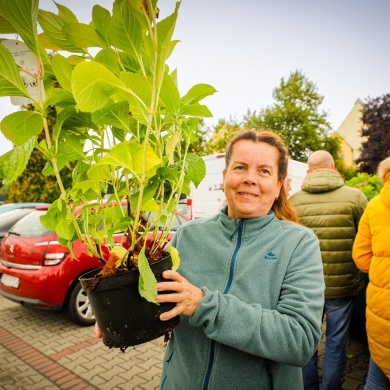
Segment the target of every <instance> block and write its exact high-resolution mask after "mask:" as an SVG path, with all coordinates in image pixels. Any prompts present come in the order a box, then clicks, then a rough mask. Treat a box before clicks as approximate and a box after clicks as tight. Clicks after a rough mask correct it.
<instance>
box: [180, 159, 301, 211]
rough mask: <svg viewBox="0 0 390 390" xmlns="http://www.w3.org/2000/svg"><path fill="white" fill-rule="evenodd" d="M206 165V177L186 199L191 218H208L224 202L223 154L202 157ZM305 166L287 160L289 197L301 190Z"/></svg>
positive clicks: (193, 188)
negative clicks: (289, 179)
mask: <svg viewBox="0 0 390 390" xmlns="http://www.w3.org/2000/svg"><path fill="white" fill-rule="evenodd" d="M202 158H203V160H204V162H205V164H206V176H205V178H204V179H203V180H202V182H201V183H200V184H199V186H198V188H195V187H192V189H191V197H190V198H187V203H188V206H189V207H190V209H191V212H192V218H203V217H209V216H212V215H214V214H216V213H217V212H218V210H219V209H220V208H221V207H222V206H223V204H224V202H225V194H224V192H223V191H222V172H223V170H224V168H225V153H216V154H210V155H208V156H204V157H202ZM306 171H307V164H305V163H302V162H299V161H295V160H289V165H288V175H289V177H290V178H291V191H290V195H292V194H293V193H294V192H297V191H299V190H300V189H301V184H302V181H303V179H304V177H305V176H306Z"/></svg>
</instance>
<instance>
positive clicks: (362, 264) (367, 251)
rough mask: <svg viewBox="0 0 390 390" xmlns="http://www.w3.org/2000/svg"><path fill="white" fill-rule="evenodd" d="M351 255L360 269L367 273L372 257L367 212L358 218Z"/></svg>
mask: <svg viewBox="0 0 390 390" xmlns="http://www.w3.org/2000/svg"><path fill="white" fill-rule="evenodd" d="M352 257H353V260H354V262H355V264H356V266H357V267H358V268H359V269H360V271H362V272H365V273H368V271H369V269H370V264H371V259H372V235H371V229H370V223H369V217H368V213H367V212H365V213H364V214H363V216H362V218H361V219H360V222H359V229H358V233H357V235H356V237H355V241H354V243H353V248H352Z"/></svg>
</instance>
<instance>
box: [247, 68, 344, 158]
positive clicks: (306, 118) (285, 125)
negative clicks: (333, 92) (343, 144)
mask: <svg viewBox="0 0 390 390" xmlns="http://www.w3.org/2000/svg"><path fill="white" fill-rule="evenodd" d="M272 96H273V98H274V99H275V101H276V102H275V104H274V105H273V106H271V107H267V108H265V109H261V110H260V111H259V113H258V114H257V113H256V111H254V112H251V111H250V110H248V113H247V115H246V116H244V123H243V124H244V127H246V128H255V129H256V128H257V129H271V130H273V131H275V132H277V133H279V135H280V136H281V137H282V138H283V140H284V141H285V143H286V144H287V146H288V148H289V152H290V156H291V157H292V158H293V159H294V160H298V161H302V162H306V161H307V158H308V156H309V154H310V153H311V152H313V151H315V150H318V149H323V150H327V151H328V152H330V153H331V154H332V155H333V156H334V157H335V160H336V161H337V160H339V159H340V158H339V157H338V156H339V152H340V140H338V139H336V137H332V136H331V127H330V124H329V122H328V121H327V113H325V112H320V111H319V107H320V105H321V104H322V102H323V99H324V98H323V96H321V95H320V94H319V92H318V90H317V87H316V85H315V84H314V83H313V82H311V81H309V80H308V79H307V78H306V77H305V76H304V75H303V74H302V73H301V72H300V71H295V72H292V73H291V74H290V77H289V78H288V79H287V80H284V78H282V80H281V83H280V86H279V87H276V88H275V89H274V91H273V94H272Z"/></svg>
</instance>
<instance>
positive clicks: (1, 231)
mask: <svg viewBox="0 0 390 390" xmlns="http://www.w3.org/2000/svg"><path fill="white" fill-rule="evenodd" d="M34 210H35V208H34V207H29V208H20V209H13V210H10V211H7V212H6V213H2V214H1V216H0V244H1V241H2V240H3V238H4V236H5V235H6V234H7V232H8V230H9V229H10V228H11V227H12V226H13V225H14V224H15V223H16V222H18V221H19V219H22V218H23V217H24V216H26V215H27V214H30V213H31V212H32V211H34Z"/></svg>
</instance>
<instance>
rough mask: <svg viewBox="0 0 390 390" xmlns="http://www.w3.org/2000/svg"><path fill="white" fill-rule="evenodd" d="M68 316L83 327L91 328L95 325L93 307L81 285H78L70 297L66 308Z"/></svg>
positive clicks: (74, 287)
mask: <svg viewBox="0 0 390 390" xmlns="http://www.w3.org/2000/svg"><path fill="white" fill-rule="evenodd" d="M65 313H66V315H67V316H68V317H69V318H70V319H71V320H72V321H73V322H74V323H76V324H78V325H81V326H91V325H94V324H95V316H94V315H93V312H92V308H91V305H90V304H89V299H88V297H87V294H86V293H85V291H83V289H82V288H81V284H80V283H76V284H75V285H74V286H73V288H72V291H71V293H70V295H69V299H68V302H67V305H66V307H65Z"/></svg>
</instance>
